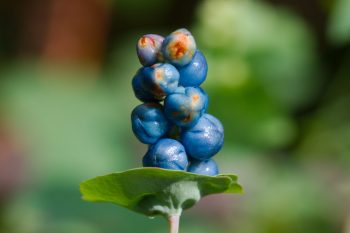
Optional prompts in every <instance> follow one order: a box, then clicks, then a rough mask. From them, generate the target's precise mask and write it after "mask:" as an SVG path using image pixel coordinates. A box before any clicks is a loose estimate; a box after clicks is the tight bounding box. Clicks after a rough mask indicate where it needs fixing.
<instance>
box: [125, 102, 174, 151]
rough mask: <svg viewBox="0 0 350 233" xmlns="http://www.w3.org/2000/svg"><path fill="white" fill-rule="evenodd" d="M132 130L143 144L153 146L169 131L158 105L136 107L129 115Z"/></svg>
mask: <svg viewBox="0 0 350 233" xmlns="http://www.w3.org/2000/svg"><path fill="white" fill-rule="evenodd" d="M131 123H132V130H133V132H134V134H135V136H136V137H137V138H138V139H139V140H140V141H141V142H142V143H145V144H153V143H155V142H157V141H158V140H159V139H160V138H162V137H163V136H164V135H165V134H166V133H167V132H168V130H169V127H170V124H169V122H168V120H167V119H166V117H165V115H164V113H163V109H162V106H161V105H160V104H158V103H145V104H141V105H139V106H137V107H136V108H135V109H134V110H133V111H132V113H131Z"/></svg>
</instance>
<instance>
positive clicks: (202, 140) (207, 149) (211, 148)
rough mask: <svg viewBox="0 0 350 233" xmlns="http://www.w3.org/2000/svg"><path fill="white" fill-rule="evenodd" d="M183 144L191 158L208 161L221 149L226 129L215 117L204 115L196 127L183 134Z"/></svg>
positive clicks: (184, 131) (186, 130)
mask: <svg viewBox="0 0 350 233" xmlns="http://www.w3.org/2000/svg"><path fill="white" fill-rule="evenodd" d="M181 142H182V144H183V145H184V147H185V149H186V152H187V154H188V155H189V156H190V157H191V158H193V159H197V160H201V161H203V160H208V159H210V158H211V157H213V156H214V155H215V154H216V153H217V152H219V150H220V149H221V147H222V145H223V143H224V128H223V126H222V124H221V122H220V121H219V120H218V119H216V118H215V117H214V116H212V115H209V114H204V115H203V116H202V117H201V118H200V119H199V120H198V122H197V124H196V125H194V126H193V127H192V128H189V129H184V130H183V131H182V132H181Z"/></svg>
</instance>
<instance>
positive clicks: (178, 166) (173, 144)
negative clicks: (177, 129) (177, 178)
mask: <svg viewBox="0 0 350 233" xmlns="http://www.w3.org/2000/svg"><path fill="white" fill-rule="evenodd" d="M187 165H188V160H187V155H186V152H185V148H184V147H183V145H182V144H181V143H180V142H178V141H176V140H174V139H169V138H165V139H160V140H159V141H158V142H157V143H156V144H154V145H152V146H150V147H149V149H148V151H147V153H146V154H145V156H144V157H143V166H144V167H160V168H165V169H173V170H186V168H187Z"/></svg>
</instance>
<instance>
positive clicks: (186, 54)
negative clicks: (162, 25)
mask: <svg viewBox="0 0 350 233" xmlns="http://www.w3.org/2000/svg"><path fill="white" fill-rule="evenodd" d="M196 48H197V46H196V42H195V40H194V38H193V36H192V34H191V33H190V32H189V31H188V30H187V29H184V28H182V29H178V30H176V31H174V32H173V33H171V34H170V35H169V36H167V37H166V38H165V39H164V41H163V44H162V54H163V56H164V58H165V60H166V61H168V62H170V63H171V64H173V65H176V66H185V65H187V64H188V63H190V62H191V60H192V58H193V56H194V54H195V52H196Z"/></svg>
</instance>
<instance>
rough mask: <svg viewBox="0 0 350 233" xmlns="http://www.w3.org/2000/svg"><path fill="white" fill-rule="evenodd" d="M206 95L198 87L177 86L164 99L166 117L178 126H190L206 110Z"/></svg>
mask: <svg viewBox="0 0 350 233" xmlns="http://www.w3.org/2000/svg"><path fill="white" fill-rule="evenodd" d="M207 106H208V96H207V94H206V93H205V92H204V91H203V89H201V88H200V87H186V88H184V87H179V88H177V89H176V91H175V92H174V93H173V94H170V95H168V96H167V98H166V99H165V101H164V112H165V115H166V117H167V118H168V119H169V120H170V121H171V122H173V123H174V124H176V125H177V126H180V127H191V126H193V125H195V124H196V123H197V121H198V119H199V118H200V117H201V116H202V115H203V113H204V112H205V111H206V110H207Z"/></svg>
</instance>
